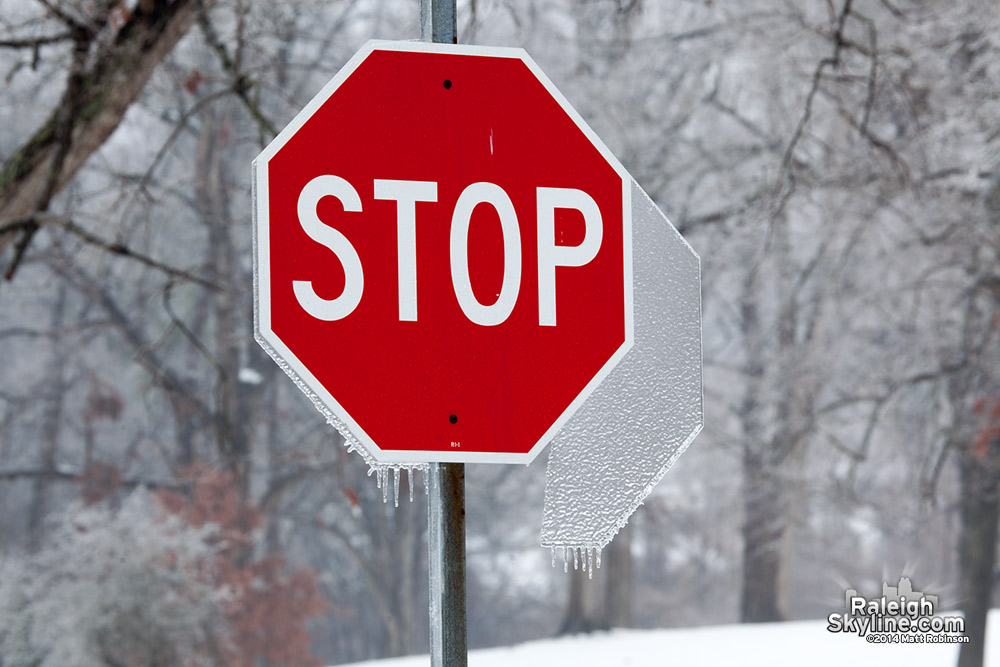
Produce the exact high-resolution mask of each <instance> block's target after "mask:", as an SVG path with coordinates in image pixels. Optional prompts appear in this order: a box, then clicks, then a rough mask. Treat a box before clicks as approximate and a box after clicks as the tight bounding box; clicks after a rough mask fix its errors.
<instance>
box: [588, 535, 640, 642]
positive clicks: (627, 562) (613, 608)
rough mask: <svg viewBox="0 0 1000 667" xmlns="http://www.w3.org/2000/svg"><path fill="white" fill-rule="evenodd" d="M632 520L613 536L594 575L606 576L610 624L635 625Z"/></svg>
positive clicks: (606, 618)
mask: <svg viewBox="0 0 1000 667" xmlns="http://www.w3.org/2000/svg"><path fill="white" fill-rule="evenodd" d="M632 530H633V529H632V524H628V525H626V526H625V527H624V528H622V529H621V530H620V531H619V532H618V534H617V535H615V538H614V539H613V540H611V544H609V545H608V547H607V549H606V550H605V554H604V556H603V558H602V560H603V563H602V568H601V569H600V570H598V574H595V575H594V576H595V577H596V576H604V577H605V578H606V579H605V587H604V599H605V604H604V621H603V623H602V625H603V626H604V627H607V628H629V627H632V597H633V593H634V590H635V587H634V584H633V581H634V579H633V576H632Z"/></svg>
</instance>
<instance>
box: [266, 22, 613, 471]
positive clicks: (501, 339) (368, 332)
mask: <svg viewBox="0 0 1000 667" xmlns="http://www.w3.org/2000/svg"><path fill="white" fill-rule="evenodd" d="M630 183H631V179H630V178H629V176H628V174H627V172H626V171H625V170H624V168H623V167H622V166H621V165H620V164H619V163H618V161H617V160H616V159H615V158H614V157H613V156H612V155H611V153H610V151H609V150H608V149H607V148H606V147H605V146H604V145H603V144H602V143H601V142H600V140H599V139H598V138H597V137H596V135H595V134H594V133H593V131H592V130H591V129H590V128H589V127H587V125H586V124H585V123H584V122H583V120H582V119H581V118H580V116H579V115H578V114H577V113H576V112H575V111H574V110H573V109H572V108H571V107H570V105H569V104H568V103H567V102H566V100H565V99H564V98H563V96H562V95H561V94H560V93H559V92H558V91H557V90H556V89H555V87H554V86H553V85H552V83H551V82H550V81H549V80H548V79H547V78H546V77H545V75H544V74H543V73H542V72H541V70H539V68H538V66H537V65H536V64H535V63H534V62H533V61H532V60H531V59H530V58H529V57H528V55H527V54H526V53H525V52H524V51H523V50H520V49H500V48H484V47H471V46H454V45H441V44H429V43H418V42H369V43H368V44H367V45H366V46H365V47H364V48H362V49H361V51H359V52H358V53H357V54H356V55H355V56H354V57H353V58H352V59H351V61H350V62H349V63H348V64H347V65H346V66H345V67H344V68H343V69H342V70H341V71H340V72H339V73H338V74H337V75H336V77H334V79H333V80H332V81H330V82H329V83H328V84H327V85H326V86H325V87H324V88H323V89H322V90H321V91H320V92H319V94H318V95H316V97H315V98H313V100H312V101H311V102H310V103H309V104H308V105H307V106H306V107H305V109H303V110H302V111H301V112H300V113H299V114H298V115H297V116H296V117H295V118H294V119H293V120H292V122H291V123H290V124H289V125H288V126H287V127H286V128H285V129H284V130H283V131H282V132H281V133H280V134H279V135H278V136H277V137H276V138H275V139H274V141H273V142H271V144H270V145H269V146H268V147H267V148H266V149H265V150H264V151H263V152H262V153H261V154H260V155H259V156H258V157H257V159H256V160H255V162H254V201H255V204H254V213H255V232H254V238H255V244H256V247H255V262H256V275H257V280H256V283H255V319H256V329H257V331H256V335H257V339H258V341H259V342H260V343H261V345H263V346H264V348H265V349H267V350H268V352H269V353H270V354H271V355H272V356H273V357H274V358H275V359H276V360H277V361H278V362H279V364H281V365H282V367H283V368H284V369H285V370H286V372H288V373H289V374H290V375H292V377H293V378H295V379H296V380H297V381H298V382H299V384H300V386H301V387H303V389H304V390H305V391H306V392H307V394H309V395H310V396H311V397H312V398H313V400H314V401H315V402H317V403H318V404H319V406H320V407H321V409H323V410H324V412H327V413H328V415H329V416H331V419H332V420H333V421H334V422H335V423H338V424H339V425H340V426H341V427H343V428H346V429H347V430H348V431H349V437H350V436H353V438H356V440H357V443H358V444H360V445H361V446H363V447H364V448H365V449H366V450H367V451H368V452H369V453H370V454H371V456H372V457H373V458H374V459H375V460H376V461H378V462H380V463H390V464H391V463H401V464H405V463H414V462H424V461H495V462H523V463H527V462H530V461H531V460H532V459H533V458H534V457H535V456H536V455H537V454H538V452H539V451H541V449H542V448H544V446H545V445H546V444H547V443H548V441H549V440H550V439H551V438H552V437H553V436H554V435H555V433H556V431H557V430H558V429H559V427H560V426H561V425H562V424H563V423H564V422H565V421H566V420H567V419H569V417H570V416H571V415H572V413H573V412H574V410H575V409H576V408H577V407H578V406H579V405H580V404H581V403H582V402H583V401H584V400H585V399H586V397H587V395H588V394H589V393H590V392H591V391H592V390H593V389H594V388H595V387H596V385H597V384H598V383H599V382H600V381H601V379H602V378H603V377H605V376H606V375H607V374H608V373H609V372H610V371H611V369H612V368H613V367H614V365H615V364H616V363H617V362H618V361H619V360H620V359H621V358H622V357H623V356H624V355H625V353H626V352H627V351H628V350H629V348H630V346H631V344H632V258H631V253H632V250H631V207H630V191H631V188H630Z"/></svg>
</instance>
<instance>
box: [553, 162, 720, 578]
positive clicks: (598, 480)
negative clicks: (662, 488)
mask: <svg viewBox="0 0 1000 667" xmlns="http://www.w3.org/2000/svg"><path fill="white" fill-rule="evenodd" d="M632 249H633V250H632V252H633V276H634V281H635V283H634V299H635V301H634V312H635V344H634V346H633V348H632V350H631V351H630V352H629V354H628V355H626V356H625V358H624V359H623V360H622V361H621V362H620V363H619V365H618V366H617V367H616V368H615V369H614V371H612V372H611V374H610V375H609V376H608V377H607V378H605V379H604V381H603V382H602V383H601V384H600V386H599V387H597V389H596V390H595V391H594V393H593V394H592V395H591V396H590V398H589V399H588V400H587V402H586V403H584V404H583V405H582V406H581V407H580V409H579V410H578V411H577V413H576V414H575V415H574V416H573V418H572V419H570V420H569V422H568V423H567V424H566V425H565V426H564V427H563V428H562V430H561V431H560V432H559V433H558V434H557V435H556V437H555V438H554V439H553V441H552V445H551V446H552V450H551V452H550V454H549V464H548V469H547V470H546V484H545V508H544V514H543V518H542V544H543V545H544V546H548V547H552V548H555V547H562V548H563V553H564V554H566V550H572V551H573V554H574V556H573V558H574V564H576V563H577V559H578V557H579V553H580V551H581V550H586V553H587V554H590V553H591V551H590V550H591V549H593V550H594V551H595V553H596V554H599V553H600V550H601V549H602V548H603V547H604V546H606V545H607V544H608V542H610V541H611V538H612V537H614V536H615V534H616V533H617V532H618V531H619V529H621V527H622V526H624V525H625V523H626V522H627V521H628V518H629V517H630V516H631V515H632V513H633V512H635V510H636V509H637V508H638V507H639V505H640V504H641V503H642V501H643V499H645V497H646V496H647V495H649V493H650V491H652V489H653V486H654V485H655V484H656V482H658V481H659V479H660V478H661V477H662V476H663V474H664V473H665V472H666V471H667V470H668V469H669V468H670V466H671V465H673V463H674V461H676V460H677V457H679V456H680V455H681V454H682V453H683V452H684V450H685V449H687V447H688V445H690V444H691V441H692V440H694V438H695V436H696V435H698V432H699V431H701V427H702V422H703V405H702V403H703V397H702V348H701V268H700V260H699V258H698V255H696V254H695V252H694V251H693V250H692V249H691V247H690V246H689V245H688V244H687V242H685V241H684V239H683V238H682V237H681V235H680V234H679V233H678V232H677V230H675V229H674V227H673V225H671V224H670V222H669V221H668V220H667V219H666V217H665V216H664V215H663V213H661V212H660V210H659V209H658V208H657V207H656V205H655V204H654V203H653V202H652V200H651V199H650V198H649V197H648V196H647V195H646V193H645V192H643V190H642V188H640V187H639V186H638V184H636V183H635V181H633V182H632ZM567 566H568V563H567Z"/></svg>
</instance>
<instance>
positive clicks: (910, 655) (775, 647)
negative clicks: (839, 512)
mask: <svg viewBox="0 0 1000 667" xmlns="http://www.w3.org/2000/svg"><path fill="white" fill-rule="evenodd" d="M958 646H959V645H958V644H885V645H876V644H869V643H868V642H866V641H865V639H864V638H863V637H858V636H857V635H851V634H843V633H841V634H831V633H830V632H827V630H826V622H825V621H796V622H790V623H773V624H763V625H721V626H713V627H704V628H685V629H678V630H615V631H613V632H608V633H598V634H594V635H584V636H578V637H563V638H559V639H547V640H540V641H534V642H527V643H525V644H519V645H517V646H508V647H501V648H491V649H483V650H479V651H472V652H471V653H470V654H469V667H557V666H558V665H572V667H686V666H688V665H691V666H698V667H702V666H705V667H714V666H716V665H719V666H724V667H731V666H734V665H738V666H740V667H802V666H803V665H809V667H864V666H866V665H872V666H873V667H876V666H877V667H891V666H894V665H898V666H899V667H904V666H905V667H953V666H954V665H955V664H956V663H957V660H958ZM428 664H429V659H428V657H427V656H426V655H421V656H411V657H407V658H396V659H392V660H377V661H371V662H359V663H354V665H356V666H357V667H361V666H362V665H363V666H364V667H427V665H428ZM984 664H986V665H998V666H1000V610H996V611H993V612H991V615H990V621H989V625H988V629H987V642H986V660H985V663H984ZM342 667H343V666H342Z"/></svg>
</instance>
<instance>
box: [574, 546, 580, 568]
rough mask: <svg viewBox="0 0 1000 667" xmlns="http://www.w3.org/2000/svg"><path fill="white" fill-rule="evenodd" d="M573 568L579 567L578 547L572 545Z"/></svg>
mask: <svg viewBox="0 0 1000 667" xmlns="http://www.w3.org/2000/svg"><path fill="white" fill-rule="evenodd" d="M573 569H574V570H579V569H580V549H579V548H577V547H573Z"/></svg>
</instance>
